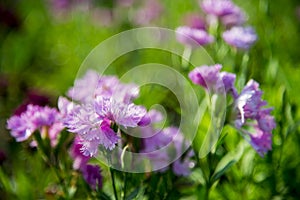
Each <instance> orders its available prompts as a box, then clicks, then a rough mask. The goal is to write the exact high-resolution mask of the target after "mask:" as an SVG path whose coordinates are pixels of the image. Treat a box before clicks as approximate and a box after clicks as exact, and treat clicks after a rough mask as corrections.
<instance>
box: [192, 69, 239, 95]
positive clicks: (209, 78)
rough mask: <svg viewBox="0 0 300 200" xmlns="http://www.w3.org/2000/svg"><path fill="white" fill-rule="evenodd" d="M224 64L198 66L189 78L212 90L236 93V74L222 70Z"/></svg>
mask: <svg viewBox="0 0 300 200" xmlns="http://www.w3.org/2000/svg"><path fill="white" fill-rule="evenodd" d="M221 68H222V65H220V64H216V65H212V66H207V65H204V66H201V67H196V68H195V69H194V70H192V71H191V72H190V73H189V78H190V79H191V80H192V82H193V83H194V84H197V85H200V86H202V87H204V88H205V89H208V90H212V91H215V92H217V91H222V88H224V90H225V91H226V92H233V93H235V88H234V82H235V74H231V73H228V72H220V70H221Z"/></svg>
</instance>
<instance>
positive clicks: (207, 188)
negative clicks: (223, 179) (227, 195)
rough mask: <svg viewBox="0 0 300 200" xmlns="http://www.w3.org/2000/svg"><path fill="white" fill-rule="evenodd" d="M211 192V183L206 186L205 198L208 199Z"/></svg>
mask: <svg viewBox="0 0 300 200" xmlns="http://www.w3.org/2000/svg"><path fill="white" fill-rule="evenodd" d="M209 192H210V185H207V186H206V187H205V194H204V200H208V199H209Z"/></svg>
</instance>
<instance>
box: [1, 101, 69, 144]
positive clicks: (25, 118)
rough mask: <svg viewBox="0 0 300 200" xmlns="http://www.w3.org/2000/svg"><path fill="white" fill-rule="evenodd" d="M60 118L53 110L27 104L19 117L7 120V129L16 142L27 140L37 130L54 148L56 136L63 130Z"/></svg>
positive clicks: (15, 116)
mask: <svg viewBox="0 0 300 200" xmlns="http://www.w3.org/2000/svg"><path fill="white" fill-rule="evenodd" d="M60 117H61V116H60V113H59V112H58V111H57V110H56V109H55V108H50V107H48V106H45V107H41V106H35V105H31V104H29V105H28V106H27V110H26V111H25V112H23V113H21V115H19V116H17V115H14V116H12V117H11V118H10V119H8V120H7V128H8V129H10V130H11V135H12V136H13V137H14V138H16V140H17V141H18V142H22V141H25V140H27V139H28V138H29V137H30V136H31V135H32V134H33V132H34V131H36V130H39V131H40V132H41V134H42V136H43V137H49V138H50V140H51V144H52V146H55V145H56V142H57V135H58V133H59V132H60V131H61V130H62V129H63V126H62V124H61V122H60ZM45 128H46V129H45ZM45 131H46V132H45Z"/></svg>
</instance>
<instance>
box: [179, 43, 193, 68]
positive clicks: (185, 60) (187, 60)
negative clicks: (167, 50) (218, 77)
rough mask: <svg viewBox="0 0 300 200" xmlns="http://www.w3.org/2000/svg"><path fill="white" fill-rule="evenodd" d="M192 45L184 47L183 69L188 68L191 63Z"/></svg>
mask: <svg viewBox="0 0 300 200" xmlns="http://www.w3.org/2000/svg"><path fill="white" fill-rule="evenodd" d="M192 51H193V49H192V47H190V46H186V47H185V48H184V51H183V54H182V60H181V65H182V68H183V69H187V68H188V66H189V63H190V59H191V55H192Z"/></svg>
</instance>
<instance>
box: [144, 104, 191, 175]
mask: <svg viewBox="0 0 300 200" xmlns="http://www.w3.org/2000/svg"><path fill="white" fill-rule="evenodd" d="M149 117H150V118H151V122H152V124H151V125H150V126H147V127H143V128H141V130H142V135H143V136H144V138H143V139H142V149H141V152H142V153H146V155H147V156H148V157H149V160H150V162H151V164H152V167H153V168H154V169H159V171H160V172H163V171H166V170H167V169H168V167H165V166H168V165H169V164H170V163H172V162H173V161H174V160H175V161H174V162H173V163H172V165H171V168H172V170H173V172H174V174H176V175H177V176H188V175H189V174H190V170H191V168H192V167H193V166H194V164H195V163H194V162H193V161H192V156H194V152H193V151H192V150H187V149H188V148H187V147H188V142H187V141H185V138H184V136H183V135H182V133H181V132H180V130H179V129H178V128H177V127H173V126H171V127H166V128H164V129H161V130H160V129H157V128H154V123H159V122H161V121H162V119H163V117H162V115H161V113H160V112H158V111H156V110H151V111H150V112H149ZM168 145H169V146H168ZM186 150H187V152H185V151H186Z"/></svg>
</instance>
